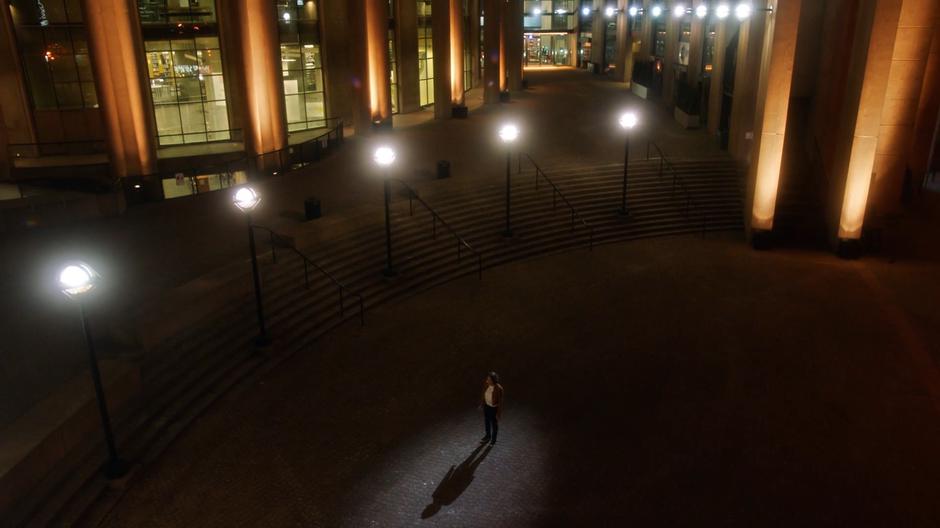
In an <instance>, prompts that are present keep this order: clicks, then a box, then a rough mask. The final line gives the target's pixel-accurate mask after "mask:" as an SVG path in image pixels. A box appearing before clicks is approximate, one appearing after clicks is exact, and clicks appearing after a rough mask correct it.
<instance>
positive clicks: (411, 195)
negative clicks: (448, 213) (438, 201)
mask: <svg viewBox="0 0 940 528" xmlns="http://www.w3.org/2000/svg"><path fill="white" fill-rule="evenodd" d="M392 181H394V182H396V183H398V184H399V185H401V186H402V187H403V188H404V189H405V191H406V192H407V193H408V215H409V216H414V214H415V207H414V202H415V201H417V202H418V203H419V204H420V205H421V206H422V207H424V208H425V209H426V210H427V211H428V212H429V213H431V236H432V237H433V238H435V239H437V224H438V223H440V224H441V225H442V226H444V229H446V230H447V232H448V233H450V235H451V236H452V237H453V238H454V239H455V240H456V241H457V262H460V260H461V258H462V248H466V249H467V250H468V251H470V252H471V253H473V255H474V256H475V257H476V260H477V278H479V279H482V278H483V254H482V253H480V252H479V251H477V250H476V249H475V248H474V247H473V246H472V245H471V244H470V243H469V242H467V241H466V239H464V238H463V237H462V236H460V234H458V233H457V230H456V229H454V228H453V227H451V225H450V224H448V223H447V222H446V221H445V220H444V217H442V216H441V215H440V214H439V213H438V212H437V211H435V210H434V208H433V207H431V206H430V205H429V204H428V203H427V202H425V201H424V200H422V199H421V197H420V196H418V191H416V190H415V189H414V188H413V187H412V186H410V185H408V184H407V183H405V182H404V181H402V180H399V179H397V178H392Z"/></svg>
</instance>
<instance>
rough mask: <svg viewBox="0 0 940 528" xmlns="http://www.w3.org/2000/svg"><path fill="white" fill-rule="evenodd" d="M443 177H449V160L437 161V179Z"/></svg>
mask: <svg viewBox="0 0 940 528" xmlns="http://www.w3.org/2000/svg"><path fill="white" fill-rule="evenodd" d="M444 178H450V162H449V161H447V160H441V161H438V162H437V179H438V180H443V179H444Z"/></svg>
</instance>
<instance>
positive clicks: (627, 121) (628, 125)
mask: <svg viewBox="0 0 940 528" xmlns="http://www.w3.org/2000/svg"><path fill="white" fill-rule="evenodd" d="M638 121H639V118H638V117H637V115H636V113H635V112H624V113H623V114H621V115H620V119H619V123H620V127H621V128H623V130H624V132H625V133H624V136H625V139H624V142H623V188H622V189H621V191H620V210H619V211H617V212H618V213H620V216H627V215H628V214H629V212H628V211H627V173H628V171H629V167H630V131H631V130H633V128H634V127H635V126H636V124H637V122H638Z"/></svg>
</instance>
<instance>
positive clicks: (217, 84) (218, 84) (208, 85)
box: [202, 75, 225, 101]
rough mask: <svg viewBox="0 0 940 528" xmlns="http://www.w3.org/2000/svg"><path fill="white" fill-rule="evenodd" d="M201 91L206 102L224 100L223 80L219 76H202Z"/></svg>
mask: <svg viewBox="0 0 940 528" xmlns="http://www.w3.org/2000/svg"><path fill="white" fill-rule="evenodd" d="M202 89H203V94H204V97H205V99H206V101H223V100H225V79H224V78H223V77H222V76H221V75H206V76H204V77H203V79H202Z"/></svg>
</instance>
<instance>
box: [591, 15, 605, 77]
mask: <svg viewBox="0 0 940 528" xmlns="http://www.w3.org/2000/svg"><path fill="white" fill-rule="evenodd" d="M604 8H605V6H604V0H594V18H593V19H591V62H592V63H594V67H595V68H597V70H595V72H596V73H603V71H604V48H605V47H606V46H605V44H604V35H605V34H606V29H607V19H606V18H604Z"/></svg>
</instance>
